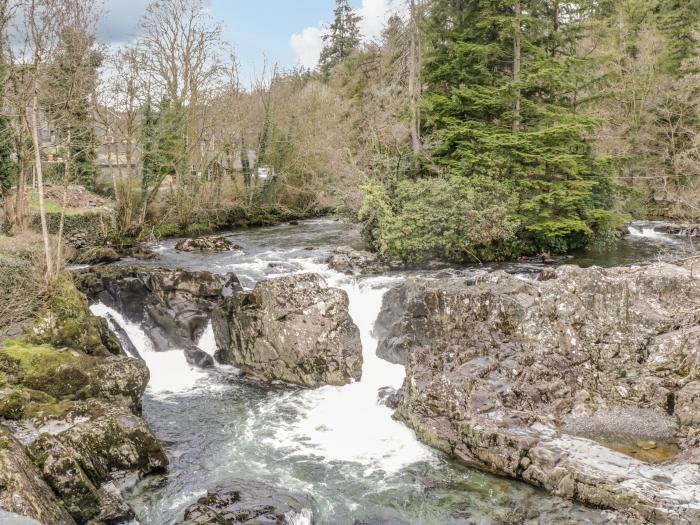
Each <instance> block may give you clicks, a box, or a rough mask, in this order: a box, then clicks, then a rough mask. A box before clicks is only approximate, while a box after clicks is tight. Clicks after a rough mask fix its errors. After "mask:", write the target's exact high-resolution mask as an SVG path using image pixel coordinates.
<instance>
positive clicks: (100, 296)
mask: <svg viewBox="0 0 700 525" xmlns="http://www.w3.org/2000/svg"><path fill="white" fill-rule="evenodd" d="M73 276H74V280H75V282H76V284H77V286H78V288H80V290H81V291H82V292H84V293H85V294H86V295H87V296H88V297H89V298H90V299H91V300H92V301H99V302H102V303H103V304H105V305H106V306H109V307H112V308H114V309H115V310H117V311H119V312H120V313H121V314H122V315H123V316H124V317H125V318H126V319H127V320H129V321H131V322H134V323H137V324H140V325H142V326H143V327H144V329H146V331H147V332H148V334H149V336H150V338H151V341H152V343H153V348H154V350H156V351H166V350H172V349H173V348H180V349H183V350H184V349H189V348H190V347H191V346H192V345H196V344H197V341H198V340H199V338H200V337H201V335H202V333H203V332H204V329H205V328H206V326H207V324H208V323H209V319H210V317H211V312H212V309H213V308H214V306H216V304H218V302H219V301H220V300H221V299H223V297H224V295H226V294H230V293H231V292H232V291H233V290H240V289H241V287H240V284H239V283H238V279H236V277H235V276H234V275H233V274H229V275H226V276H220V275H216V274H212V273H209V272H197V271H190V270H181V269H170V268H159V267H153V266H139V265H117V266H96V267H91V268H88V269H85V270H78V271H76V272H74V274H73Z"/></svg>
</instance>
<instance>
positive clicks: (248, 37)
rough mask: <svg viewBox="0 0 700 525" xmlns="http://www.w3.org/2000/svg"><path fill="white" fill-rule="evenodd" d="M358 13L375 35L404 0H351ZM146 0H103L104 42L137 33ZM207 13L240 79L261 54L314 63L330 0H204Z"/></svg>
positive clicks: (255, 68)
mask: <svg viewBox="0 0 700 525" xmlns="http://www.w3.org/2000/svg"><path fill="white" fill-rule="evenodd" d="M350 3H351V5H352V6H353V7H354V8H356V9H357V10H358V12H359V14H360V15H361V16H362V23H361V29H362V33H363V35H364V37H365V38H367V39H373V38H377V37H378V36H379V33H380V31H381V28H382V26H383V24H384V21H385V20H386V18H387V17H388V15H389V13H390V12H392V11H394V10H397V9H400V6H401V5H402V4H403V0H351V1H350ZM147 4H148V0H105V2H104V6H105V10H106V14H105V16H104V17H103V19H102V20H101V22H100V26H99V28H98V30H99V35H100V39H101V40H102V41H103V42H105V43H109V44H119V43H124V42H128V41H130V40H132V39H134V38H136V36H137V35H138V19H139V18H140V16H141V15H142V14H143V11H144V9H145V7H146V5H147ZM208 4H209V7H210V10H211V15H212V17H213V18H214V19H216V20H218V21H220V22H221V23H222V25H223V27H224V37H225V39H226V40H227V41H228V42H229V43H231V44H232V45H233V46H234V49H235V51H236V54H237V56H238V58H239V61H240V63H241V75H242V77H243V78H242V79H243V81H244V83H245V82H246V81H248V80H249V79H251V78H252V77H253V76H254V75H255V74H256V73H260V72H261V71H262V65H263V56H266V57H267V59H268V62H269V63H275V62H276V63H278V64H279V65H280V66H281V67H292V66H296V65H299V64H301V65H304V66H307V67H311V66H313V65H314V64H315V62H316V60H317V57H318V52H319V51H320V46H321V28H322V26H323V24H324V23H327V22H329V21H330V20H331V18H332V16H333V7H334V5H335V1H334V0H208Z"/></svg>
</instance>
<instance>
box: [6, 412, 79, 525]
mask: <svg viewBox="0 0 700 525" xmlns="http://www.w3.org/2000/svg"><path fill="white" fill-rule="evenodd" d="M0 509H1V510H4V511H7V512H12V513H16V514H20V515H22V516H28V517H30V518H33V519H35V520H37V521H39V522H40V523H51V524H52V525H53V524H55V525H74V523H75V521H73V518H72V517H71V516H70V514H69V513H68V512H67V511H66V510H65V508H64V507H63V506H62V505H61V502H60V501H59V500H58V498H56V496H55V495H54V493H53V491H52V490H51V488H50V487H49V486H48V485H47V484H46V482H45V481H44V479H43V478H42V477H41V475H40V474H39V472H37V470H36V469H35V468H34V464H33V462H32V459H31V458H30V457H29V456H28V455H27V453H26V451H25V449H24V447H23V446H22V445H21V444H20V443H19V442H18V441H17V440H16V439H15V438H14V437H13V436H12V435H11V434H10V433H9V432H8V431H7V430H5V428H4V427H3V426H2V425H0ZM2 519H3V518H1V517H0V521H2Z"/></svg>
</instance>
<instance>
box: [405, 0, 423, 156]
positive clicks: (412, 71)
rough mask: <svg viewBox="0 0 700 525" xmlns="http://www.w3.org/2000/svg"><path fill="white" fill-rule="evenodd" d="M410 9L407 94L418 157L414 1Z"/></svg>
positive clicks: (417, 66) (413, 140)
mask: <svg viewBox="0 0 700 525" xmlns="http://www.w3.org/2000/svg"><path fill="white" fill-rule="evenodd" d="M410 8H411V12H410V17H411V19H410V34H411V41H410V50H409V60H408V93H409V97H410V101H411V144H412V146H413V154H414V155H419V154H420V152H421V140H420V116H419V114H418V91H419V75H418V72H419V69H420V64H419V61H420V56H419V53H418V42H419V35H418V24H417V22H416V0H411V5H410Z"/></svg>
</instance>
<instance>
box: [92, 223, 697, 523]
mask: <svg viewBox="0 0 700 525" xmlns="http://www.w3.org/2000/svg"><path fill="white" fill-rule="evenodd" d="M655 224H656V223H634V224H633V225H632V227H631V228H630V234H629V236H628V237H627V238H626V239H625V240H622V241H619V242H618V243H617V244H616V245H615V246H613V247H608V249H607V250H606V251H602V252H595V251H593V252H582V253H579V254H575V255H574V257H573V258H570V259H563V262H571V263H577V264H581V265H590V264H599V265H614V264H631V263H635V262H640V261H644V260H651V259H654V258H657V257H663V256H664V255H665V254H677V253H682V252H683V250H684V249H685V247H684V244H683V242H682V241H681V240H680V239H678V238H673V237H672V236H669V235H664V234H661V233H658V232H657V231H656V230H654V226H655ZM229 236H230V237H231V239H232V240H233V241H234V242H235V243H236V244H239V245H241V246H242V247H243V252H242V253H240V252H230V253H220V254H210V255H203V254H197V253H179V252H176V251H175V250H174V245H175V241H174V240H168V241H165V242H163V243H162V244H160V245H159V246H158V247H157V250H158V251H159V253H160V260H158V261H156V262H155V264H158V265H165V266H173V267H175V266H178V267H187V268H192V269H203V270H208V271H211V272H219V273H225V272H234V273H236V275H237V276H238V277H239V279H240V280H241V283H242V284H243V285H244V286H245V287H247V288H251V287H253V286H254V285H255V283H256V282H257V281H259V280H260V279H264V278H269V277H273V276H275V275H281V274H284V273H297V272H316V273H319V274H320V275H322V276H323V277H324V278H325V279H326V281H327V282H328V283H329V284H330V285H331V286H337V287H340V288H342V289H344V290H345V291H346V292H347V293H348V296H349V299H350V314H351V316H352V318H353V320H354V322H355V324H357V326H358V327H359V329H360V332H361V338H362V345H363V357H364V365H363V374H362V379H361V380H360V381H358V382H355V383H352V384H350V385H346V386H343V387H332V386H327V387H322V388H318V389H315V390H304V389H299V388H296V387H290V386H286V385H271V386H263V385H259V384H256V383H253V382H249V381H247V380H245V379H243V378H241V377H240V376H239V375H238V373H237V370H236V369H235V368H233V367H230V366H217V367H216V368H214V369H209V370H202V369H197V368H194V367H191V366H190V365H188V364H187V362H186V360H185V357H184V353H183V352H182V350H181V349H173V350H172V351H169V352H155V351H153V349H152V346H151V344H150V340H149V338H148V335H147V334H146V333H145V332H144V331H143V330H142V328H141V327H140V326H137V325H135V324H133V323H130V322H128V321H126V320H125V319H124V317H123V316H122V315H121V314H120V313H119V312H117V311H114V310H113V309H111V308H107V307H106V306H104V305H102V304H95V305H93V306H92V309H93V312H95V313H96V314H98V315H102V316H105V317H107V316H108V314H110V315H111V317H112V319H113V320H114V322H117V323H119V325H120V326H121V327H122V328H123V329H124V330H125V331H126V333H127V334H128V336H129V338H130V339H131V341H132V342H133V343H134V345H135V346H136V348H137V349H138V351H139V353H140V355H141V356H142V357H143V359H144V360H145V362H146V364H147V365H148V368H149V369H150V372H151V380H150V383H149V387H148V390H147V392H146V395H145V396H144V416H145V418H146V419H147V420H148V422H149V424H150V425H151V427H152V428H153V430H154V432H155V433H156V435H157V436H158V437H159V438H160V439H161V441H162V442H163V443H164V445H165V447H166V450H167V452H168V456H169V458H170V460H171V465H170V469H169V472H168V474H167V475H165V476H163V477H155V478H149V479H145V480H141V481H133V482H132V483H131V484H129V486H127V492H128V498H129V501H130V503H131V504H132V506H133V507H134V509H135V510H136V512H137V515H138V519H139V522H140V523H141V524H144V525H145V524H149V525H150V524H153V525H162V524H169V523H173V522H175V521H177V520H178V519H180V518H181V517H182V512H183V510H184V508H185V507H187V506H188V505H190V504H192V503H194V502H195V501H196V500H197V498H199V497H200V496H202V495H204V494H205V493H206V491H207V490H209V489H214V488H217V487H225V486H226V484H227V482H230V481H232V480H240V479H243V480H254V481H262V482H265V483H268V484H271V485H275V486H278V487H280V488H281V489H283V490H285V491H291V492H297V493H303V494H306V495H309V496H311V497H312V498H313V501H314V508H313V509H304V512H302V513H300V514H299V515H297V516H294V517H292V518H290V519H291V522H292V523H295V524H297V525H303V524H310V523H315V524H317V525H331V524H338V525H340V524H344V525H350V524H353V523H358V524H360V523H366V524H389V523H392V524H416V525H446V524H453V525H457V524H467V523H477V524H491V523H499V522H501V521H500V520H503V519H507V518H508V516H511V513H512V512H513V510H514V509H521V510H524V511H525V514H526V515H527V514H528V512H530V513H532V512H534V511H536V512H535V514H534V515H535V516H536V515H537V514H538V513H539V515H540V521H539V522H538V523H563V522H566V523H606V522H607V521H606V519H607V518H606V517H605V515H604V513H602V512H601V511H598V510H594V509H588V508H585V507H582V506H579V505H576V504H572V503H569V502H566V501H563V500H561V499H559V498H555V497H552V496H549V495H546V494H545V493H543V492H541V491H539V490H537V489H534V488H532V487H530V486H528V485H526V484H524V483H520V482H516V481H510V480H505V479H502V478H498V477H494V476H490V475H487V474H484V473H480V472H477V471H474V470H470V469H467V468H464V467H461V466H459V465H457V464H455V463H453V462H451V461H450V460H448V459H447V458H445V457H444V456H443V455H442V454H439V453H437V452H436V451H434V450H432V449H430V448H428V447H426V446H424V445H422V444H421V443H419V442H418V441H417V440H416V438H415V436H414V434H413V432H412V431H411V430H409V429H408V428H407V427H405V426H404V425H402V424H401V423H399V422H397V421H395V420H393V419H392V417H391V413H392V411H391V410H390V409H389V408H387V407H385V406H384V405H382V404H379V403H378V402H377V391H378V389H380V388H382V387H386V386H390V387H393V388H399V387H400V386H401V383H402V381H403V377H404V370H403V367H402V366H400V365H394V364H391V363H388V362H386V361H384V360H382V359H379V358H378V357H376V355H375V349H376V344H377V341H376V339H375V337H374V336H373V334H372V327H373V324H374V321H375V319H376V317H377V315H378V313H379V310H380V308H381V302H382V296H383V294H384V293H385V292H386V291H387V290H388V289H389V288H391V287H392V286H395V285H396V284H398V283H399V282H401V280H402V279H404V278H405V274H403V273H395V274H391V275H383V276H377V277H363V278H355V277H348V276H345V275H341V274H338V273H336V272H334V271H332V270H330V269H329V268H328V267H327V266H326V265H325V263H324V261H325V260H326V258H327V257H328V255H329V254H330V252H331V251H332V250H333V248H334V247H335V246H338V245H353V246H359V245H360V244H361V243H360V240H359V234H358V232H357V230H356V228H354V227H353V226H351V225H348V224H345V223H342V222H338V221H334V220H330V219H318V220H312V221H304V222H302V223H300V224H299V225H295V226H291V225H281V226H276V227H271V228H260V229H251V230H243V231H241V232H236V233H232V234H229ZM494 268H504V269H506V270H508V271H514V272H524V273H530V272H532V271H534V270H537V269H538V268H539V267H538V265H537V264H533V263H528V264H516V263H510V264H504V265H491V266H472V267H461V268H453V269H448V270H441V271H440V272H438V273H449V274H451V275H454V274H457V275H465V276H468V275H474V274H475V273H479V272H485V271H490V270H492V269H494ZM433 273H435V272H433ZM199 346H200V347H201V348H202V349H203V350H205V351H206V352H207V353H210V354H213V352H214V350H215V346H216V345H215V342H214V337H213V330H212V329H211V326H209V327H208V328H207V330H206V331H205V332H204V334H203V335H202V337H201V339H200V341H199Z"/></svg>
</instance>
